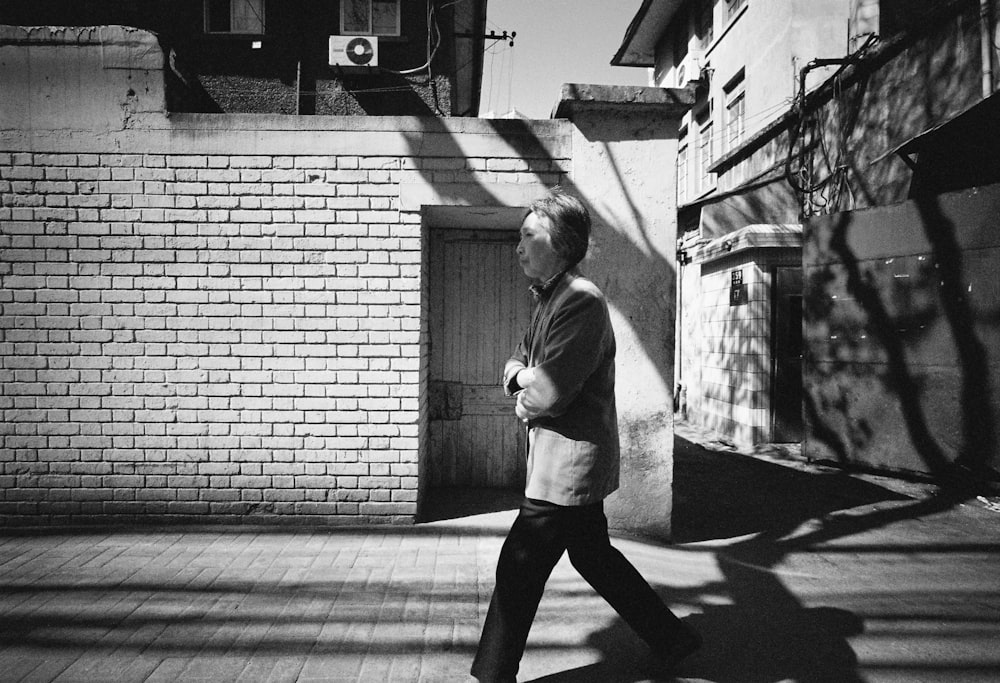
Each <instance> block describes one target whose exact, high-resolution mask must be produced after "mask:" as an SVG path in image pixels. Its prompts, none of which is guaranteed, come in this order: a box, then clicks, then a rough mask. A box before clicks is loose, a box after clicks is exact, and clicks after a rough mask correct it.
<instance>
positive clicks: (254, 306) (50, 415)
mask: <svg viewBox="0 0 1000 683" xmlns="http://www.w3.org/2000/svg"><path fill="white" fill-rule="evenodd" d="M507 153H508V154H514V152H507ZM565 166H566V160H565V159H553V160H551V161H548V162H544V163H543V162H538V161H535V160H532V161H531V163H530V165H529V163H528V162H527V161H525V160H522V159H517V158H482V157H479V158H476V157H474V158H464V157H458V156H456V157H453V158H449V157H440V156H438V157H431V158H416V157H410V156H386V155H384V154H379V155H373V156H358V155H306V154H298V155H292V154H283V155H270V154H248V155H241V154H226V155H223V154H209V153H206V154H187V153H183V154H181V153H179V154H163V153H144V152H143V153H139V152H137V153H124V154H104V153H92V152H87V153H57V152H53V153H44V152H35V153H28V152H22V151H13V152H0V226H2V230H0V250H2V258H0V284H2V286H0V335H2V336H0V380H2V387H3V388H2V392H0V411H2V416H3V422H2V427H0V430H2V431H0V439H2V441H0V520H3V521H4V522H5V523H7V524H15V525H16V524H46V523H48V524H66V523H102V522H107V521H139V520H141V519H156V520H176V519H186V518H199V519H205V520H209V519H210V520H212V521H227V522H234V521H238V522H248V521H249V522H254V521H260V522H273V521H276V520H277V521H290V522H294V523H332V524H338V523H357V522H378V521H411V520H412V519H413V516H414V514H415V513H416V506H417V501H418V487H419V481H418V474H419V466H418V455H419V450H420V428H419V425H420V420H421V419H422V416H423V415H424V410H425V404H424V402H425V399H424V398H423V396H422V394H421V391H420V382H421V378H422V373H423V372H424V371H425V369H426V352H425V348H424V346H423V343H424V340H423V339H422V337H421V329H422V325H421V321H422V319H425V318H426V312H425V311H424V310H423V309H422V305H421V301H422V297H421V288H422V287H423V284H424V283H423V282H422V275H423V272H424V270H423V268H422V253H423V252H422V250H423V244H422V237H421V234H422V233H421V220H422V218H421V214H420V213H419V212H414V211H401V210H400V207H399V192H400V184H401V183H407V182H414V181H416V180H427V179H431V182H447V183H462V182H467V183H480V184H481V183H483V182H485V181H486V180H487V179H488V182H490V183H501V184H502V183H524V182H534V183H542V184H546V185H551V184H555V183H556V182H559V181H560V180H561V179H562V178H563V177H564V175H563V174H564V167H565Z"/></svg>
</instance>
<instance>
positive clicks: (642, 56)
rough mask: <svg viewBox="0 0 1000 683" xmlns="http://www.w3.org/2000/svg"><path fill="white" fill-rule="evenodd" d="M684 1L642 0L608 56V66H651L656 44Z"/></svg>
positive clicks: (653, 61)
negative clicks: (611, 53) (609, 62)
mask: <svg viewBox="0 0 1000 683" xmlns="http://www.w3.org/2000/svg"><path fill="white" fill-rule="evenodd" d="M684 1H685V0H643V3H642V6H641V7H639V11H638V12H636V13H635V16H634V17H632V23H630V24H629V26H628V30H626V31H625V37H624V38H623V39H622V44H621V45H620V46H619V47H618V52H616V53H615V56H614V57H613V58H612V59H611V66H640V67H650V66H654V65H655V62H656V45H657V43H659V42H660V37H661V36H663V32H664V30H666V28H667V26H668V25H669V24H670V21H671V20H672V19H673V18H674V15H675V14H676V13H677V10H678V9H680V7H681V5H683V4H684Z"/></svg>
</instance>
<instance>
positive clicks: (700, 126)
mask: <svg viewBox="0 0 1000 683" xmlns="http://www.w3.org/2000/svg"><path fill="white" fill-rule="evenodd" d="M712 109H713V106H712V102H711V100H710V101H709V103H708V105H707V106H706V107H705V108H704V109H702V110H701V111H700V112H698V114H697V115H696V116H695V120H694V124H695V126H696V127H697V134H698V137H697V139H696V141H695V142H696V147H695V155H696V160H695V169H694V170H695V173H696V176H695V178H694V181H695V194H696V195H698V196H700V195H702V194H704V193H705V192H708V191H709V190H711V189H712V188H713V187H715V183H714V182H712V175H713V174H712V173H711V172H710V171H709V170H708V169H709V168H711V166H712V162H713V161H715V120H714V117H713V115H712Z"/></svg>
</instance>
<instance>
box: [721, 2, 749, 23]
mask: <svg viewBox="0 0 1000 683" xmlns="http://www.w3.org/2000/svg"><path fill="white" fill-rule="evenodd" d="M746 4H747V0H726V21H731V20H732V19H733V17H735V16H736V15H737V14H738V13H739V11H740V10H741V9H743V8H744V7H746Z"/></svg>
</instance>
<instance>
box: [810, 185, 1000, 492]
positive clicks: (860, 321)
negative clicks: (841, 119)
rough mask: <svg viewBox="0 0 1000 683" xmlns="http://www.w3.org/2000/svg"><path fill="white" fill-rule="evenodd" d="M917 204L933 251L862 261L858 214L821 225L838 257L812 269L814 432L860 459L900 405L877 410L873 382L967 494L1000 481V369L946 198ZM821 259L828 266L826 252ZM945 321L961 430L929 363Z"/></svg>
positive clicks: (935, 465)
mask: <svg viewBox="0 0 1000 683" xmlns="http://www.w3.org/2000/svg"><path fill="white" fill-rule="evenodd" d="M915 206H916V209H917V214H918V216H919V219H920V221H921V228H922V231H923V237H924V238H925V239H926V240H927V241H928V243H929V244H930V251H929V253H927V254H924V255H918V256H915V257H897V258H885V257H880V258H877V257H869V256H865V255H859V254H858V253H856V251H855V249H856V245H855V241H854V240H852V235H851V228H852V223H853V221H854V218H853V216H852V214H850V213H843V214H840V215H838V216H836V217H833V218H831V219H829V220H828V221H826V222H822V223H820V224H819V226H818V227H817V228H816V230H820V231H823V232H824V233H825V235H822V236H820V235H817V236H816V237H815V239H816V241H817V243H818V242H819V241H822V240H823V239H826V240H827V241H826V243H825V244H826V246H825V249H827V250H828V252H829V254H830V255H831V256H833V257H834V261H833V263H827V265H823V266H818V267H815V268H812V269H811V272H810V273H809V277H808V278H807V287H806V297H805V312H804V316H805V321H806V330H807V337H808V343H807V349H808V356H807V368H808V372H809V380H810V384H811V385H812V386H811V390H810V391H809V392H807V399H806V405H805V409H806V413H807V418H808V421H809V423H810V425H811V434H812V436H813V437H814V438H815V439H816V440H817V441H819V442H820V443H821V444H823V445H824V446H825V447H826V448H828V449H829V450H830V451H832V452H833V453H834V454H835V457H836V458H837V460H838V461H840V462H841V463H842V464H858V463H857V454H859V453H861V452H863V451H864V450H865V449H866V448H868V447H869V446H871V445H872V444H873V443H874V442H875V441H876V439H877V438H878V436H879V434H878V433H877V429H886V428H889V427H891V422H892V421H893V416H892V413H891V410H889V409H890V408H891V406H882V407H879V406H875V405H874V402H873V400H872V397H871V396H870V395H869V396H865V395H864V393H863V392H864V390H865V388H866V387H868V388H870V390H871V391H881V392H884V393H885V394H887V395H889V396H891V397H893V398H894V399H895V401H896V402H897V404H898V408H899V414H900V415H901V417H902V423H903V424H902V427H903V429H904V433H905V435H906V437H907V440H908V445H909V446H911V447H912V448H913V449H914V451H915V453H916V455H917V457H918V459H919V462H920V463H922V464H923V465H924V466H925V467H926V471H928V472H930V473H931V474H932V475H933V476H934V477H935V478H936V479H937V480H938V481H939V482H940V483H941V484H943V485H945V486H947V487H951V488H956V487H957V489H959V490H963V491H964V492H965V494H966V495H967V496H968V495H972V494H973V492H974V491H975V490H976V487H977V486H979V485H982V484H983V483H984V482H986V481H988V480H991V479H995V477H996V473H995V471H994V469H993V468H994V464H993V463H992V462H991V460H992V459H993V458H994V457H995V455H994V454H995V450H996V447H997V436H996V430H995V425H994V423H993V422H994V421H993V414H994V408H995V407H994V405H993V403H994V400H993V396H992V394H993V389H992V376H991V368H990V364H989V360H988V354H987V351H986V348H985V346H984V345H983V343H982V341H981V340H980V338H979V331H978V330H977V324H979V322H980V321H978V320H977V316H976V313H975V311H974V310H973V308H972V305H971V302H970V301H969V297H968V292H967V291H966V290H967V283H966V280H967V278H968V277H969V274H968V273H967V271H966V269H965V267H964V265H963V250H962V247H961V245H960V244H959V241H958V238H957V236H956V226H955V224H954V223H953V222H952V220H951V219H950V218H948V216H947V215H946V214H945V212H944V211H943V210H942V207H941V205H940V200H939V199H938V198H936V197H926V198H922V199H919V200H917V201H916V202H915ZM920 238H921V236H919V235H915V236H914V239H920ZM816 248H817V249H819V250H820V252H822V250H823V249H824V247H823V246H822V245H821V246H818V247H816ZM807 258H808V256H807ZM812 258H814V259H816V262H823V261H824V258H823V256H822V253H820V254H813V256H812ZM825 260H827V261H828V260H829V259H828V258H827V259H825ZM942 323H943V324H944V325H945V326H946V330H947V332H948V333H949V335H948V338H949V339H950V340H952V342H953V347H951V349H950V350H951V351H952V352H953V353H954V358H955V365H956V373H957V382H958V388H957V390H956V391H957V394H958V410H957V413H956V415H955V417H956V418H957V424H955V425H950V424H942V418H943V417H947V416H948V414H947V413H946V412H943V411H942V410H941V407H940V406H939V405H938V403H937V401H940V400H941V399H942V398H943V397H944V396H943V394H942V391H941V390H942V384H941V383H940V382H935V381H934V380H935V377H934V376H932V375H931V374H929V372H928V367H927V366H928V360H927V358H926V357H927V354H928V353H929V351H928V349H934V348H940V346H941V344H942V339H941V334H940V327H941V324H942ZM942 360H943V359H942V358H939V357H935V358H934V359H933V362H934V363H935V364H940V363H941V362H942ZM932 402H933V403H932ZM879 410H887V411H888V412H887V413H885V414H882V413H880V412H879ZM876 425H878V427H877V426H876ZM955 442H957V443H955Z"/></svg>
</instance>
